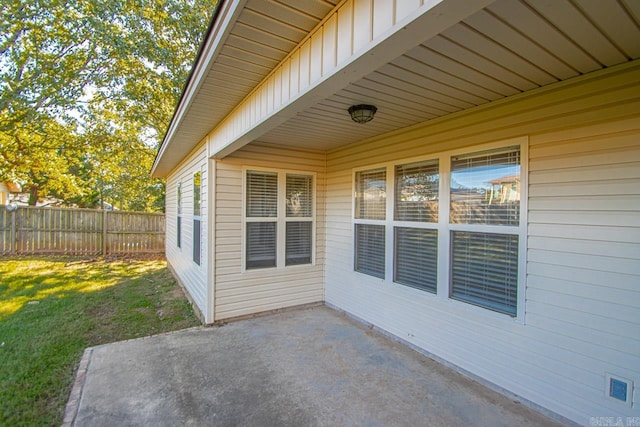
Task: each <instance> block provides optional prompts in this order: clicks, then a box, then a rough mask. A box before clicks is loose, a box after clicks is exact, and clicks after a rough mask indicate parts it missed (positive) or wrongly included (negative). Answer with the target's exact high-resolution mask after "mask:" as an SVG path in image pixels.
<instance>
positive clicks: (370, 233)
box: [355, 224, 385, 279]
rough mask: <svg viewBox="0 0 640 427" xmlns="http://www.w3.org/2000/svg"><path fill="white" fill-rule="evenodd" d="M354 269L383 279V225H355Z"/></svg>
mask: <svg viewBox="0 0 640 427" xmlns="http://www.w3.org/2000/svg"><path fill="white" fill-rule="evenodd" d="M355 246H356V247H355V270H356V271H358V272H360V273H365V274H369V275H371V276H375V277H379V278H381V279H384V274H385V268H384V262H385V261H384V260H385V227H384V225H369V224H356V225H355Z"/></svg>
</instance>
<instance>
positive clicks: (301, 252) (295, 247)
mask: <svg viewBox="0 0 640 427" xmlns="http://www.w3.org/2000/svg"><path fill="white" fill-rule="evenodd" d="M312 225H313V224H312V223H311V222H294V221H291V222H287V232H286V244H285V246H286V249H285V252H286V253H285V265H298V264H310V263H311V244H312V229H313V228H312Z"/></svg>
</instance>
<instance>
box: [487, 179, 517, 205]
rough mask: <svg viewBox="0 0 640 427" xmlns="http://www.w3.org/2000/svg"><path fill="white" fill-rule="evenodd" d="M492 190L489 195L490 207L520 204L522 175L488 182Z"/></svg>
mask: <svg viewBox="0 0 640 427" xmlns="http://www.w3.org/2000/svg"><path fill="white" fill-rule="evenodd" d="M488 183H489V184H491V190H490V191H489V192H488V193H487V196H488V200H487V203H488V204H490V205H495V204H504V203H514V202H520V175H519V174H518V175H509V176H504V177H502V178H496V179H494V180H491V181H489V182H488Z"/></svg>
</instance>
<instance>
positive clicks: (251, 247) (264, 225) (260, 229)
mask: <svg viewBox="0 0 640 427" xmlns="http://www.w3.org/2000/svg"><path fill="white" fill-rule="evenodd" d="M276 229H277V227H276V223H275V222H248V223H247V241H246V246H247V255H246V268H247V269H252V268H265V267H275V266H276Z"/></svg>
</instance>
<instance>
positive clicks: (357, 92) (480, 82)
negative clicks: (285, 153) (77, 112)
mask: <svg viewBox="0 0 640 427" xmlns="http://www.w3.org/2000/svg"><path fill="white" fill-rule="evenodd" d="M220 1H221V2H222V3H221V5H222V7H221V8H222V9H225V8H226V14H225V11H223V13H222V15H221V16H220V14H219V19H221V20H223V25H219V26H218V27H217V28H218V29H219V31H220V32H219V33H215V34H213V36H209V39H210V40H209V41H210V43H211V46H212V47H210V49H211V52H213V53H209V52H208V51H207V46H206V45H205V46H204V48H203V51H202V52H201V53H200V57H199V59H198V62H196V65H195V67H194V72H193V74H192V76H191V80H192V81H191V82H190V83H189V85H188V86H187V89H186V91H185V93H184V94H183V97H182V99H181V101H180V104H179V106H178V110H177V112H176V115H175V116H174V119H173V121H172V123H171V126H170V128H169V131H168V134H167V138H166V140H165V141H164V143H163V146H162V147H161V149H160V152H159V155H158V159H156V165H155V166H154V174H156V175H164V174H166V173H168V172H169V170H171V169H172V168H173V167H175V165H177V164H178V163H179V162H180V161H181V160H182V158H183V157H184V156H186V155H187V154H188V153H189V151H191V149H193V148H194V147H195V146H196V145H197V144H198V143H199V142H200V141H202V139H203V138H204V137H205V136H206V135H207V133H209V132H210V131H211V130H212V129H214V128H215V127H216V126H217V125H218V124H219V123H221V121H222V120H223V119H224V118H225V117H227V116H228V115H229V114H231V113H232V111H233V110H234V108H235V107H236V106H237V105H238V104H239V103H240V102H241V101H242V100H243V99H245V98H246V97H247V96H248V95H249V94H250V93H251V92H252V91H253V90H254V89H255V88H256V87H257V86H258V85H259V84H260V83H261V82H263V81H264V79H265V78H267V76H268V75H269V73H270V72H271V71H272V70H273V68H274V67H275V66H276V65H277V64H279V63H280V61H282V60H283V59H285V58H286V57H287V55H288V54H289V52H291V51H292V50H293V49H294V48H295V47H296V46H297V45H298V44H299V43H300V42H301V41H302V40H304V38H305V37H306V36H307V34H308V33H309V32H310V31H311V30H313V29H314V28H315V27H317V26H318V24H321V22H322V21H323V18H324V17H325V16H326V15H328V14H329V13H330V12H331V11H332V10H334V8H335V7H336V5H338V6H339V4H338V3H341V2H340V1H339V0H235V1H224V0H220ZM359 1H372V2H373V1H389V2H394V4H396V3H397V2H402V1H410V0H359ZM411 1H414V0H411ZM415 1H418V0H415ZM445 1H446V0H445ZM371 19H372V20H373V19H374V18H373V17H372V18H371ZM212 28H214V27H212ZM214 29H215V28H214ZM214 51H215V52H214ZM207 55H210V58H212V59H211V61H207V60H206V58H204V57H206V56H207ZM638 58H640V1H638V0H607V1H602V0H553V1H551V0H496V1H494V2H492V3H490V4H489V5H488V6H487V7H485V8H484V9H481V10H479V11H478V12H476V13H474V14H472V15H470V16H468V17H467V18H466V19H464V20H462V21H461V22H458V23H457V24H455V25H453V26H451V27H449V28H448V29H446V30H445V31H443V32H441V33H439V34H438V35H436V36H435V37H429V38H428V39H427V40H415V46H414V47H413V48H412V49H411V50H409V51H406V53H403V52H398V55H397V56H396V57H395V59H394V60H392V61H390V62H388V63H386V64H385V65H383V66H381V67H379V68H378V69H373V70H371V73H370V74H368V75H366V76H365V77H363V78H359V79H357V80H356V81H352V82H350V83H349V84H348V85H346V87H336V89H335V91H334V93H332V94H331V96H328V97H325V98H324V99H319V100H318V102H316V103H315V104H314V105H312V106H311V107H308V103H307V106H306V107H304V108H302V107H301V109H300V111H295V115H294V116H293V117H291V118H289V119H288V120H286V121H284V123H281V124H279V125H278V126H276V127H271V128H269V129H266V130H265V133H263V134H261V135H259V136H257V137H256V138H254V140H256V141H260V142H264V143H270V144H278V145H284V146H293V147H298V148H304V149H314V150H322V151H325V150H332V149H335V148H338V147H340V146H343V145H346V144H350V143H353V142H356V141H359V140H363V139H366V138H370V137H374V136H377V135H381V134H384V133H387V132H390V131H393V130H397V129H401V128H404V127H407V126H411V125H414V124H417V123H420V122H424V121H427V120H431V119H434V118H438V117H442V116H445V115H447V114H451V113H454V112H457V111H461V110H465V109H468V108H472V107H475V106H479V105H482V104H486V103H489V102H492V101H495V100H499V99H502V98H506V97H509V96H512V95H515V94H518V93H522V92H526V91H529V90H532V89H535V88H539V87H543V86H546V85H549V84H552V83H555V82H559V81H562V80H566V79H570V78H573V77H576V76H579V75H582V74H586V73H590V72H593V71H596V70H600V69H603V68H607V67H611V66H613V65H617V64H621V63H624V62H628V61H632V60H634V59H638ZM203 64H204V65H203ZM362 103H366V104H373V105H375V106H376V107H377V108H378V112H377V114H376V116H375V119H374V120H373V121H372V122H370V123H367V124H365V125H360V124H356V123H353V122H352V121H351V119H350V118H349V115H348V113H347V108H348V107H349V106H351V105H353V104H362ZM169 146H170V147H169ZM168 147H169V148H168ZM158 162H160V163H162V165H161V166H158ZM171 165H173V166H171Z"/></svg>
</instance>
